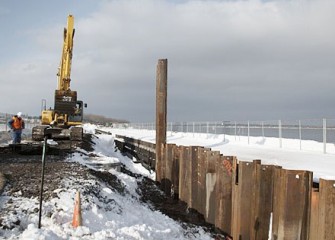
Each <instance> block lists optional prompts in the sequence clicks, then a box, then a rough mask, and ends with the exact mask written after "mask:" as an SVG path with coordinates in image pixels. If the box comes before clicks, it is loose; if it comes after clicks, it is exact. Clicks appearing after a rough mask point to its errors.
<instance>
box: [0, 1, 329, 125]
mask: <svg viewBox="0 0 335 240" xmlns="http://www.w3.org/2000/svg"><path fill="white" fill-rule="evenodd" d="M68 14H73V15H74V18H75V29H76V34H75V37H74V53H73V54H74V55H73V60H72V74H71V79H72V81H71V89H72V90H76V91H77V92H78V96H79V99H81V100H83V101H84V102H86V103H87V104H88V108H87V109H86V112H87V113H93V114H102V115H105V116H108V117H114V118H119V119H126V120H129V121H132V122H152V121H154V118H155V84H156V66H157V61H158V59H162V58H166V59H168V121H221V120H273V119H311V118H312V119H314V118H322V117H327V118H335V27H334V23H335V1H334V0H319V1H318V0H315V1H310V0H294V1H286V0H278V1H276V0H273V1H260V0H250V1H233V0H230V1H219V0H207V1H177V0H175V1H172V0H170V1H169V0H129V1H128V0H125V1H111V0H110V1H107V0H105V1H98V0H80V1H79V0H76V1H74V0H57V1H44V0H30V1H25V0H21V1H19V0H1V2H0V30H1V34H0V44H1V45H0V81H1V84H0V85H1V90H0V103H1V105H0V112H11V113H13V112H17V111H22V112H24V113H26V114H30V115H39V113H40V110H41V101H42V99H46V100H47V105H48V106H51V107H53V104H54V103H53V100H54V90H55V88H56V87H57V78H56V73H57V68H58V66H59V62H60V57H61V51H62V38H63V28H64V27H65V26H66V20H67V15H68Z"/></svg>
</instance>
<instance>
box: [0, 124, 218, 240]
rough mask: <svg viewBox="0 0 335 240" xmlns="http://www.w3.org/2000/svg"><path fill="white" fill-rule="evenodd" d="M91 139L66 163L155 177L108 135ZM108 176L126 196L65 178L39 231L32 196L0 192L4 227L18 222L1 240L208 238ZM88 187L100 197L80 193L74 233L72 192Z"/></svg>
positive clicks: (125, 180)
mask: <svg viewBox="0 0 335 240" xmlns="http://www.w3.org/2000/svg"><path fill="white" fill-rule="evenodd" d="M95 128H96V126H94V125H85V131H86V132H92V133H93V132H94V129H95ZM94 141H95V144H96V145H95V150H94V151H93V152H91V153H90V154H80V153H76V154H73V155H72V157H69V158H68V159H67V161H75V162H78V163H80V164H84V165H86V166H88V167H89V168H94V166H96V165H95V164H97V163H98V164H110V163H117V162H121V163H123V164H125V165H126V166H127V168H128V170H130V171H132V172H134V173H137V174H141V175H143V176H147V177H149V178H152V179H154V178H155V174H154V173H150V172H149V171H148V170H146V169H145V168H143V167H142V166H141V165H140V164H135V163H133V162H132V161H130V159H129V158H126V157H124V156H122V155H121V154H120V153H119V152H117V151H115V149H114V141H113V136H112V135H104V134H102V135H98V136H97V138H95V139H94ZM80 151H82V152H84V150H80ZM92 156H93V157H92ZM109 172H110V173H112V174H113V175H115V176H116V177H117V178H118V179H119V180H120V181H121V182H122V184H123V185H124V186H126V192H127V193H126V194H119V193H118V192H117V191H115V190H113V189H111V188H109V187H108V186H107V185H106V184H105V183H103V182H99V181H96V180H92V179H78V177H76V176H64V180H63V183H62V186H60V188H59V189H57V190H55V191H54V193H55V195H57V197H55V198H53V199H51V200H49V201H44V203H43V212H42V228H41V229H39V228H38V227H37V226H38V213H37V212H36V211H34V209H36V208H38V198H37V197H36V198H31V199H27V198H24V197H21V196H20V193H17V194H16V195H15V196H7V195H6V193H4V194H3V195H1V196H0V212H3V211H2V210H3V209H5V208H12V210H10V211H7V213H6V216H1V219H2V222H3V224H5V223H6V221H8V222H16V221H18V220H19V221H20V224H19V226H18V227H15V228H14V229H12V230H3V229H0V239H24V240H26V239H27V240H28V239H29V240H30V239H31V240H37V239H38V240H58V239H71V240H74V239H92V240H93V239H101V240H104V239H124V240H128V239H153V240H154V239H155V240H156V239H162V240H164V239H166V240H168V239H204V240H206V239H212V238H211V236H210V234H208V233H206V232H205V231H204V230H203V229H202V228H200V227H194V229H192V230H190V229H188V228H186V229H185V226H182V225H181V224H180V223H178V222H176V221H174V220H172V219H171V218H169V217H167V216H166V215H164V214H162V213H161V212H159V211H154V210H152V209H151V208H150V207H149V206H148V205H147V204H144V203H141V202H140V201H139V195H138V193H137V191H136V189H137V181H136V179H135V178H133V177H131V176H129V175H126V174H124V173H121V172H118V171H116V170H114V169H110V170H109ZM93 187H94V189H95V192H98V193H99V197H97V196H96V194H82V195H81V203H82V216H83V226H81V227H78V228H77V229H74V228H73V227H72V226H71V222H72V216H73V210H74V196H75V193H76V191H77V190H79V191H80V192H89V191H88V190H89V189H92V188H93Z"/></svg>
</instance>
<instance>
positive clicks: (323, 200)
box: [311, 179, 335, 240]
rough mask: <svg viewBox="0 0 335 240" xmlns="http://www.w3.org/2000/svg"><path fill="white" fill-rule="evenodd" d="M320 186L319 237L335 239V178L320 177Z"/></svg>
mask: <svg viewBox="0 0 335 240" xmlns="http://www.w3.org/2000/svg"><path fill="white" fill-rule="evenodd" d="M319 187H320V192H319V194H320V195H319V225H318V226H319V232H318V234H319V238H318V239H325V240H330V239H332V240H333V239H335V180H325V179H320V185H319ZM311 227H313V226H311Z"/></svg>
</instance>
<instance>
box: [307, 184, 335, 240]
mask: <svg viewBox="0 0 335 240" xmlns="http://www.w3.org/2000/svg"><path fill="white" fill-rule="evenodd" d="M319 196H320V192H319V188H313V191H312V201H311V224H310V228H309V239H310V240H318V239H323V238H320V236H319V228H320V224H319ZM333 239H334V237H333Z"/></svg>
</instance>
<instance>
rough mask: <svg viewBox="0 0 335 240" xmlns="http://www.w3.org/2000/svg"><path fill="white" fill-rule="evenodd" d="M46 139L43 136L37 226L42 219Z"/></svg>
mask: <svg viewBox="0 0 335 240" xmlns="http://www.w3.org/2000/svg"><path fill="white" fill-rule="evenodd" d="M47 139H48V137H47V136H44V143H43V153H42V176H41V189H40V211H39V214H38V228H41V220H42V201H43V185H44V167H45V154H46V146H47Z"/></svg>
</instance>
